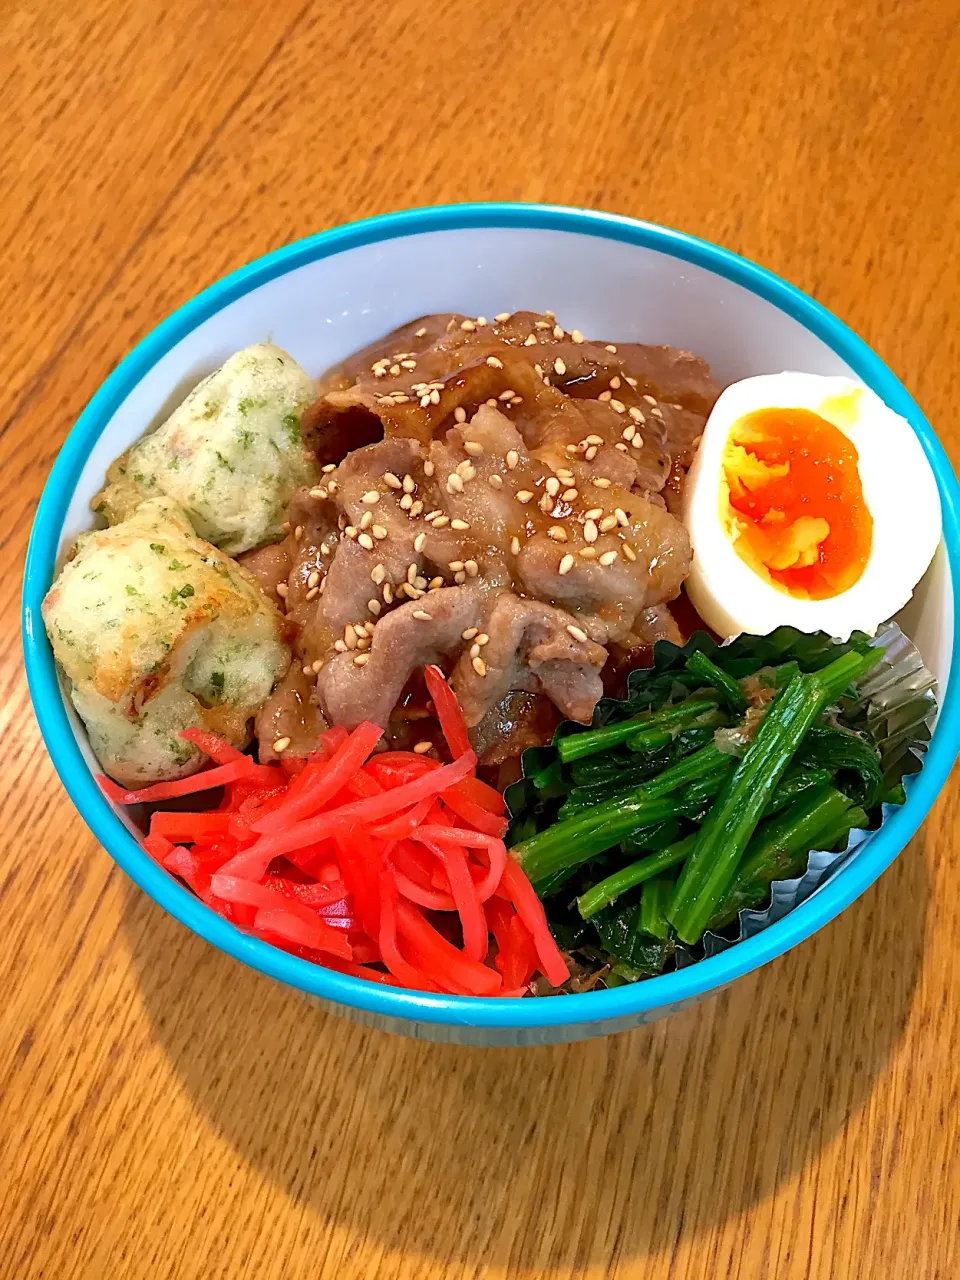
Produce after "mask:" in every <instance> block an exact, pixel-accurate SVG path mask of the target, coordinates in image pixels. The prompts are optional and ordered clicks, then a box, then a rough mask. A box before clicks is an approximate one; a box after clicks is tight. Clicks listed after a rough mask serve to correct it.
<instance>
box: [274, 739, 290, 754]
mask: <svg viewBox="0 0 960 1280" xmlns="http://www.w3.org/2000/svg"><path fill="white" fill-rule="evenodd" d="M289 745H290V739H289V738H278V739H277V740H276V742H275V743H274V744H273V749H274V751H276V752H277V753H278V754H279V753H280V752H281V751H286V749H287V747H289Z"/></svg>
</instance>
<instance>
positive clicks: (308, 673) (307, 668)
mask: <svg viewBox="0 0 960 1280" xmlns="http://www.w3.org/2000/svg"><path fill="white" fill-rule="evenodd" d="M301 671H302V672H303V674H304V675H305V676H312V675H313V667H311V665H310V663H309V662H308V663H307V664H306V666H304V667H301Z"/></svg>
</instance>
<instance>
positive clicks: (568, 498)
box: [561, 489, 580, 502]
mask: <svg viewBox="0 0 960 1280" xmlns="http://www.w3.org/2000/svg"><path fill="white" fill-rule="evenodd" d="M579 492H580V491H579V489H564V491H563V493H562V495H561V496H562V498H563V500H564V502H573V500H574V499H575V498H576V497H578V495H579Z"/></svg>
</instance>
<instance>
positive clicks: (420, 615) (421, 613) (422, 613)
mask: <svg viewBox="0 0 960 1280" xmlns="http://www.w3.org/2000/svg"><path fill="white" fill-rule="evenodd" d="M413 616H414V617H415V618H417V619H418V620H419V621H420V622H432V621H433V615H432V614H429V613H427V611H426V609H414V611H413Z"/></svg>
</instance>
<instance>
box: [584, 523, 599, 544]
mask: <svg viewBox="0 0 960 1280" xmlns="http://www.w3.org/2000/svg"><path fill="white" fill-rule="evenodd" d="M583 536H584V537H585V538H586V540H587V541H588V542H596V540H597V526H596V524H595V522H594V521H593V520H587V521H585V522H584V526H583Z"/></svg>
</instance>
